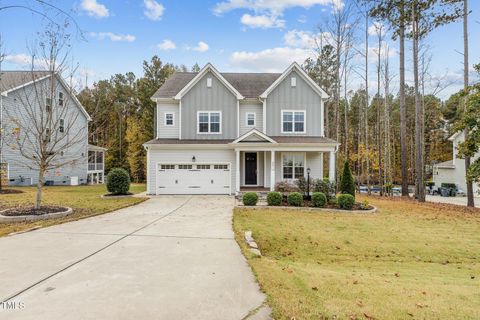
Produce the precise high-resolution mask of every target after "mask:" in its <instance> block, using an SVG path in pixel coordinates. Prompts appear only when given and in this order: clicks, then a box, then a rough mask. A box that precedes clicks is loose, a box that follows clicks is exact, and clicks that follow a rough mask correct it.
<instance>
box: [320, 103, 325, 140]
mask: <svg viewBox="0 0 480 320" xmlns="http://www.w3.org/2000/svg"><path fill="white" fill-rule="evenodd" d="M320 136H321V137H325V106H324V104H323V100H321V101H320Z"/></svg>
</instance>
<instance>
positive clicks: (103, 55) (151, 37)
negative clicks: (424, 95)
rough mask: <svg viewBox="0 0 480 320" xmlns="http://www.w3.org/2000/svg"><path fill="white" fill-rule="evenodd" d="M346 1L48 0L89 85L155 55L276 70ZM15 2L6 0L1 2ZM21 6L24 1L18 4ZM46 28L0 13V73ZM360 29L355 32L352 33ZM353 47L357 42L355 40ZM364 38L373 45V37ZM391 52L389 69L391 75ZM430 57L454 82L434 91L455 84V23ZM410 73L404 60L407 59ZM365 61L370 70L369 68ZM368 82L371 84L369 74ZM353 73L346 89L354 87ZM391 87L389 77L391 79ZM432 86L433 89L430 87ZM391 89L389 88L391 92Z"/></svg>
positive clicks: (299, 53) (458, 35) (479, 16)
mask: <svg viewBox="0 0 480 320" xmlns="http://www.w3.org/2000/svg"><path fill="white" fill-rule="evenodd" d="M342 1H347V2H348V1H349V0H202V1H198V0H197V1H194V0H74V1H70V0H62V1H60V0H53V3H55V4H57V5H58V6H60V7H62V8H63V9H64V10H65V11H69V12H72V15H73V16H74V17H75V19H76V21H77V22H78V24H79V26H80V28H81V29H82V30H83V31H84V34H85V40H80V39H76V38H74V41H73V43H72V45H73V46H72V56H73V59H74V60H75V61H77V62H78V63H79V65H80V68H79V71H80V72H79V73H80V74H84V73H88V74H89V79H90V80H91V81H90V82H92V81H94V80H98V79H103V78H109V77H110V75H112V74H114V73H125V72H127V71H133V72H135V73H136V74H137V75H141V66H142V61H143V60H148V59H150V58H151V57H152V56H153V55H158V56H159V57H160V58H161V59H162V61H164V62H172V63H175V64H184V65H186V66H188V67H191V66H192V65H193V64H194V63H195V62H198V63H199V64H200V65H201V66H202V65H204V64H205V63H207V62H212V63H213V64H214V65H215V66H216V67H217V68H218V69H219V70H221V71H248V72H271V71H282V70H283V69H284V68H286V67H287V66H288V65H289V64H290V63H291V62H292V60H297V61H298V62H302V61H303V60H304V59H305V58H306V57H307V56H309V55H311V50H310V49H309V48H308V45H309V43H310V41H311V39H312V38H313V37H314V36H315V34H316V33H317V32H318V26H319V25H321V24H323V23H325V22H326V21H327V20H328V18H329V16H330V15H331V12H332V8H333V7H335V6H339V5H342ZM12 2H17V3H18V2H22V1H18V0H17V1H13V0H5V1H3V3H12ZM25 2H26V0H25ZM470 2H471V5H470V6H471V9H472V11H473V12H472V14H471V18H470V20H471V23H470V38H471V41H470V44H471V48H470V56H471V62H472V64H473V63H479V62H480V42H479V41H475V39H478V38H479V37H480V23H479V22H480V2H479V1H470ZM43 25H45V21H43V20H42V19H41V18H40V17H38V16H35V15H32V14H31V13H29V12H26V11H23V10H20V9H11V10H5V11H0V34H1V35H2V38H3V42H4V45H5V47H6V53H7V54H8V57H7V61H6V62H5V63H4V66H3V68H4V69H25V68H27V66H26V64H25V61H26V56H28V55H29V51H28V49H27V47H28V45H29V44H31V43H32V42H33V41H34V40H35V38H36V34H37V32H38V31H41V30H42V26H43ZM361 28H363V26H362V25H360V26H359V27H358V29H359V31H361ZM357 41H358V45H359V46H362V43H363V39H362V38H361V34H359V35H358V39H357ZM370 41H371V42H372V47H374V46H375V44H374V41H375V36H374V35H372V36H371V39H370ZM388 42H389V45H390V46H391V47H392V50H393V52H392V55H391V56H392V57H391V67H392V73H393V74H394V75H397V74H398V71H397V70H396V69H397V65H398V64H397V60H398V56H397V55H396V54H395V52H394V51H395V49H396V44H395V43H392V42H391V41H388ZM426 42H427V43H428V45H429V47H430V53H431V55H432V62H431V70H430V73H431V75H432V77H436V78H441V79H444V82H453V83H454V84H452V85H451V86H449V87H448V88H447V89H445V90H444V91H443V92H442V93H441V94H442V95H443V96H446V95H448V94H450V93H451V92H454V91H455V90H457V89H458V88H459V87H460V80H461V70H462V65H461V62H462V56H461V55H459V54H458V53H457V52H456V50H458V51H462V26H461V24H460V23H455V24H451V25H448V26H445V27H441V28H440V29H438V30H436V31H434V32H433V33H432V34H431V35H430V36H429V37H428V39H427V40H426ZM407 63H408V65H407V67H408V68H410V65H411V62H410V61H407ZM374 64H375V61H374V59H372V65H371V69H372V70H373V68H374V67H375V65H374ZM370 78H371V79H370V80H371V81H372V82H373V83H374V82H375V75H374V72H372V75H371V76H370ZM359 81H360V80H359V79H355V73H354V72H352V88H355V87H356V86H357V84H358V83H359ZM455 81H456V82H455ZM394 82H395V80H394ZM432 86H433V85H432ZM394 90H395V88H394Z"/></svg>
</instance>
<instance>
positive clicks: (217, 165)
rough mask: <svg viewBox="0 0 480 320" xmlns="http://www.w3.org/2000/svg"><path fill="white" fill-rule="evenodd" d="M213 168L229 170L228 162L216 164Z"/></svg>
mask: <svg viewBox="0 0 480 320" xmlns="http://www.w3.org/2000/svg"><path fill="white" fill-rule="evenodd" d="M213 169H215V170H227V169H228V164H216V165H214V166H213Z"/></svg>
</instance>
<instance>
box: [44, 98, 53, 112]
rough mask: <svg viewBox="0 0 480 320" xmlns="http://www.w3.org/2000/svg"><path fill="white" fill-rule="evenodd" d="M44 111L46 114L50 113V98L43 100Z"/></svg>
mask: <svg viewBox="0 0 480 320" xmlns="http://www.w3.org/2000/svg"><path fill="white" fill-rule="evenodd" d="M45 109H46V110H47V112H50V111H52V99H51V98H46V99H45Z"/></svg>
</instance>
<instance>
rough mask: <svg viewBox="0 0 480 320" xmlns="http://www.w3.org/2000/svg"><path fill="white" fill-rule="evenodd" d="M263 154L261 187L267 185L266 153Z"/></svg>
mask: <svg viewBox="0 0 480 320" xmlns="http://www.w3.org/2000/svg"><path fill="white" fill-rule="evenodd" d="M262 152H263V186H264V187H265V186H266V185H267V152H266V151H262Z"/></svg>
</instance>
